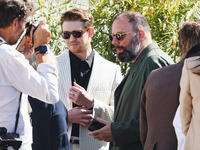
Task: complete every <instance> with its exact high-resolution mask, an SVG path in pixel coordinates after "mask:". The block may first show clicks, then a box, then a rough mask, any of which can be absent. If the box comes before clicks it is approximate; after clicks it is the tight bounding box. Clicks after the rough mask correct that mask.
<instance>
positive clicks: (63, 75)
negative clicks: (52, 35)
mask: <svg viewBox="0 0 200 150" xmlns="http://www.w3.org/2000/svg"><path fill="white" fill-rule="evenodd" d="M59 68H60V70H59V78H60V80H61V81H62V82H60V84H61V87H62V92H65V94H64V95H65V96H64V97H65V99H63V100H62V101H63V102H64V104H65V106H66V107H67V109H70V108H72V102H71V101H70V100H69V99H68V96H69V94H68V91H69V88H70V87H71V86H72V85H71V83H72V81H71V67H70V57H69V50H66V51H65V52H64V55H63V56H62V58H61V59H60V60H59Z"/></svg>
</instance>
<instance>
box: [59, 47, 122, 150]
mask: <svg viewBox="0 0 200 150" xmlns="http://www.w3.org/2000/svg"><path fill="white" fill-rule="evenodd" d="M56 60H57V65H58V71H59V82H58V90H59V96H60V99H61V100H62V101H63V102H64V104H65V106H66V107H67V109H68V110H69V109H71V108H72V102H71V101H70V100H69V99H68V91H69V88H70V87H71V86H72V82H71V67H70V57H69V51H68V50H66V51H65V52H63V53H62V54H61V55H59V56H57V57H56ZM121 80H122V74H121V71H120V67H119V66H118V65H116V64H114V63H112V62H110V61H108V60H106V59H104V58H103V57H101V56H100V55H99V54H98V53H97V52H96V51H95V56H94V62H93V68H92V72H91V76H90V80H89V83H88V88H87V92H88V93H89V94H90V96H91V97H93V98H94V109H93V116H94V118H96V117H99V118H103V119H105V120H110V121H112V119H113V113H114V91H115V89H116V87H117V86H118V84H119V83H120V82H121ZM68 125H69V129H68V135H69V138H70V135H71V127H72V126H71V124H70V123H69V124H68ZM79 134H80V135H79V143H80V150H108V149H109V143H108V142H103V141H98V140H95V139H94V138H93V137H92V136H89V135H88V129H87V127H84V126H81V125H80V128H79Z"/></svg>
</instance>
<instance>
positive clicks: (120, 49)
mask: <svg viewBox="0 0 200 150" xmlns="http://www.w3.org/2000/svg"><path fill="white" fill-rule="evenodd" d="M115 49H116V51H117V53H122V52H124V48H123V47H121V46H116V47H115Z"/></svg>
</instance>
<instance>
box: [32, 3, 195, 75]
mask: <svg viewBox="0 0 200 150" xmlns="http://www.w3.org/2000/svg"><path fill="white" fill-rule="evenodd" d="M71 1H72V0H62V1H60V0H51V1H48V0H37V1H36V8H37V9H36V15H35V16H34V18H39V17H45V18H46V19H47V22H48V24H49V26H50V29H51V33H52V40H51V42H50V47H51V48H52V49H53V50H54V52H55V54H56V55H57V54H59V53H61V52H62V51H63V50H64V48H65V47H66V45H65V43H64V42H63V40H62V39H61V37H60V34H59V33H60V31H61V29H60V16H61V13H63V12H64V11H65V10H66V8H71V7H80V5H73V6H70V2H71ZM197 3H198V0H140V1H139V0H89V11H90V12H91V13H92V15H93V17H94V21H95V22H94V28H95V31H96V32H95V34H94V36H93V40H92V46H93V48H94V49H95V50H97V51H98V52H99V53H100V55H102V56H103V57H105V58H106V59H108V60H110V61H112V62H115V63H117V64H120V65H121V68H122V72H123V73H125V72H126V70H127V68H129V67H130V65H131V64H128V63H121V62H119V61H118V60H117V58H116V51H115V49H114V46H113V45H112V44H111V41H110V40H109V38H108V35H109V34H111V33H112V29H111V27H112V21H113V18H114V16H115V15H116V14H117V13H119V12H123V11H126V10H133V11H138V12H140V13H141V14H142V15H144V16H145V17H146V18H147V20H148V22H149V24H150V27H151V30H152V38H153V40H154V41H156V42H157V43H158V45H159V46H160V47H161V49H162V50H163V51H165V52H166V53H168V54H169V55H170V56H171V57H172V58H173V60H174V61H175V62H177V61H179V59H180V57H179V56H180V54H179V48H178V41H177V31H178V29H179V27H180V25H181V24H182V23H183V22H185V21H186V20H193V19H195V16H194V14H196V13H197V10H198V4H197ZM34 18H33V19H34Z"/></svg>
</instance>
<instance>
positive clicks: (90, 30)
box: [88, 28, 94, 37]
mask: <svg viewBox="0 0 200 150" xmlns="http://www.w3.org/2000/svg"><path fill="white" fill-rule="evenodd" d="M88 31H89V37H92V36H93V35H94V28H90V29H89V30H88Z"/></svg>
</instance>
